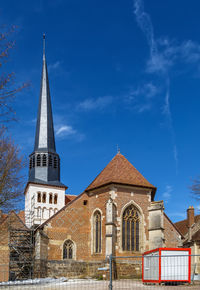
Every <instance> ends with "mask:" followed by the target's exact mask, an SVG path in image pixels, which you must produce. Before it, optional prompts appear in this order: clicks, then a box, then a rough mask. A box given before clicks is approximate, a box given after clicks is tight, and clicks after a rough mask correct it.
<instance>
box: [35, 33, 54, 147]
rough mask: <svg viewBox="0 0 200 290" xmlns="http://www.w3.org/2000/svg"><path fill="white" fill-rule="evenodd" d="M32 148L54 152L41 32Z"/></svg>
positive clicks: (49, 99) (49, 98)
mask: <svg viewBox="0 0 200 290" xmlns="http://www.w3.org/2000/svg"><path fill="white" fill-rule="evenodd" d="M34 150H35V151H44V150H47V151H50V152H56V147H55V138H54V127H53V116H52V109H51V97H50V89H49V80H48V71H47V64H46V56H45V34H43V67H42V77H41V88H40V100H39V108H38V116H37V127H36V134H35V148H34Z"/></svg>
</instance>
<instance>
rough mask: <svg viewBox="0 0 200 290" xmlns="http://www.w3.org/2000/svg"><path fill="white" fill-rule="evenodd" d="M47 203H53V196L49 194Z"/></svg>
mask: <svg viewBox="0 0 200 290" xmlns="http://www.w3.org/2000/svg"><path fill="white" fill-rule="evenodd" d="M49 203H53V194H52V193H49Z"/></svg>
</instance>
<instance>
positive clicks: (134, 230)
mask: <svg viewBox="0 0 200 290" xmlns="http://www.w3.org/2000/svg"><path fill="white" fill-rule="evenodd" d="M139 231H140V218H139V213H138V211H137V209H136V208H135V206H134V205H130V206H129V207H127V208H126V209H125V211H124V213H123V218H122V249H123V251H139Z"/></svg>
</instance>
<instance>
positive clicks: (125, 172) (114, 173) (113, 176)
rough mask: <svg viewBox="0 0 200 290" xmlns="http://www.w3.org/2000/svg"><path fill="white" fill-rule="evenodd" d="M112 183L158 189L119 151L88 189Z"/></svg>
mask: <svg viewBox="0 0 200 290" xmlns="http://www.w3.org/2000/svg"><path fill="white" fill-rule="evenodd" d="M111 183H117V184H126V185H134V186H138V187H145V188H151V189H154V191H156V187H155V186H153V185H152V184H151V183H149V182H148V181H147V180H146V179H145V178H144V176H143V175H142V174H141V173H140V172H139V171H138V170H137V169H136V168H135V167H134V166H133V165H132V164H131V163H130V162H129V161H128V160H127V159H126V158H125V157H124V156H123V155H122V154H121V153H117V154H116V155H115V156H114V158H113V159H112V160H111V161H110V163H108V165H107V166H106V167H105V168H104V169H103V170H102V171H101V173H100V174H99V175H98V176H97V177H96V178H95V179H94V181H93V182H92V183H91V184H90V185H89V186H88V187H87V188H86V191H89V190H92V189H95V188H98V187H101V186H103V185H107V184H111Z"/></svg>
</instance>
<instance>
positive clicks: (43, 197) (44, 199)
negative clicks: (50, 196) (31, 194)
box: [42, 192, 47, 203]
mask: <svg viewBox="0 0 200 290" xmlns="http://www.w3.org/2000/svg"><path fill="white" fill-rule="evenodd" d="M46 197H47V195H46V192H43V194H42V202H43V203H46Z"/></svg>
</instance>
